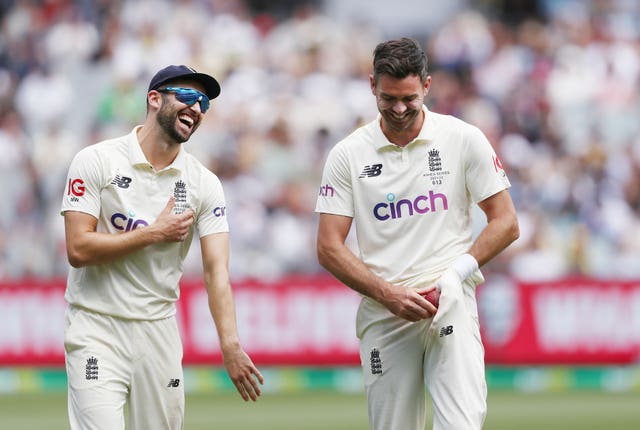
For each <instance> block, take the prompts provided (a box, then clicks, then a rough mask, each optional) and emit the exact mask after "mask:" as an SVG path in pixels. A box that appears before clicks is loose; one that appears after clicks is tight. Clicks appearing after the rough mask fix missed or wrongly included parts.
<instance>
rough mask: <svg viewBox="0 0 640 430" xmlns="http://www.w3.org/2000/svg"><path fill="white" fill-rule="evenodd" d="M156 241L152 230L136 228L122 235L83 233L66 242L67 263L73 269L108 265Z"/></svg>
mask: <svg viewBox="0 0 640 430" xmlns="http://www.w3.org/2000/svg"><path fill="white" fill-rule="evenodd" d="M157 241H158V238H157V237H156V236H155V235H154V232H153V230H152V229H149V228H148V227H145V228H137V229H135V230H131V231H129V232H126V233H122V234H109V233H99V232H95V231H93V232H83V233H82V234H79V235H77V236H76V237H75V238H74V239H73V240H67V244H68V246H67V254H68V257H69V263H70V264H71V265H72V266H73V267H83V266H89V265H94V264H102V263H108V262H110V261H113V260H116V259H119V258H122V257H124V256H126V255H129V254H132V253H134V252H136V251H139V250H141V249H143V248H145V247H146V246H149V245H151V244H152V243H155V242H157Z"/></svg>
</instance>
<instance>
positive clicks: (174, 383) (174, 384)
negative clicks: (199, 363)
mask: <svg viewBox="0 0 640 430" xmlns="http://www.w3.org/2000/svg"><path fill="white" fill-rule="evenodd" d="M179 386H180V379H171V380H170V381H169V383H168V384H167V387H168V388H178V387H179Z"/></svg>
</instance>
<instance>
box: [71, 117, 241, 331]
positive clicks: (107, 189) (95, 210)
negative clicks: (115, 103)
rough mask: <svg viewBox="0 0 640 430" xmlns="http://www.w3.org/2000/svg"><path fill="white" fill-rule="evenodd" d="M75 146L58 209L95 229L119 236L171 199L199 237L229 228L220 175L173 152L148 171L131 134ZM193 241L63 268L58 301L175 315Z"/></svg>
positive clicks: (148, 316)
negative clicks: (190, 215)
mask: <svg viewBox="0 0 640 430" xmlns="http://www.w3.org/2000/svg"><path fill="white" fill-rule="evenodd" d="M137 130H138V127H136V128H134V129H133V131H132V132H131V133H129V134H128V135H126V136H123V137H119V138H116V139H110V140H106V141H103V142H100V143H97V144H95V145H91V146H88V147H86V148H84V149H82V150H81V151H80V152H78V154H76V156H75V157H74V159H73V161H72V162H71V166H70V168H69V175H68V177H67V186H66V190H65V193H64V197H63V199H62V208H61V213H63V214H64V212H66V211H80V212H85V213H88V214H89V215H92V216H94V217H95V218H96V219H97V220H98V225H97V231H98V232H103V233H110V234H122V233H125V232H127V231H130V230H133V229H136V228H144V227H145V226H147V225H150V224H151V223H153V221H154V220H155V219H156V218H157V216H158V215H159V214H160V212H162V210H163V209H164V208H165V206H166V205H167V202H168V201H169V197H171V196H175V198H176V208H179V207H183V208H184V207H186V206H190V207H191V208H192V209H193V210H194V212H195V223H194V225H195V228H196V229H197V231H198V234H199V236H200V237H203V236H206V235H208V234H212V233H220V232H227V231H229V227H228V224H227V218H226V213H225V212H226V207H225V199H224V193H223V190H222V185H221V183H220V180H219V179H218V177H217V176H216V175H214V174H213V173H212V172H211V171H209V170H208V169H207V168H205V167H204V166H203V165H202V164H201V163H200V162H199V161H198V160H197V159H196V158H195V157H193V156H192V155H191V154H189V153H187V152H186V151H185V150H184V147H182V148H181V149H180V152H179V153H178V156H177V157H176V159H175V160H174V162H173V163H172V164H171V165H170V166H167V167H166V168H165V169H162V170H160V171H155V170H154V169H153V167H152V166H151V164H149V162H148V161H147V159H146V158H145V156H144V154H143V152H142V149H141V148H140V144H139V142H138V139H137V135H136V132H137ZM192 239H193V228H192V229H191V232H190V233H189V236H188V238H187V240H185V241H184V242H170V243H158V244H153V245H150V246H147V247H146V248H144V249H142V250H139V251H137V252H135V253H133V254H129V255H127V256H123V257H122V258H120V259H116V260H114V261H112V262H110V263H105V264H97V265H91V266H87V267H82V268H78V269H76V268H73V267H71V268H70V271H69V277H68V280H67V290H66V293H65V299H66V300H67V301H68V302H69V303H70V304H72V305H76V306H80V307H83V308H86V309H89V310H92V311H95V312H100V313H103V314H107V315H112V316H117V317H121V318H128V319H141V320H154V319H161V318H166V317H168V316H171V315H173V314H175V301H176V300H178V298H179V296H180V291H179V286H178V282H179V280H180V277H181V276H182V271H183V269H182V264H183V261H184V259H185V256H186V255H187V252H188V250H189V246H190V244H191V240H192Z"/></svg>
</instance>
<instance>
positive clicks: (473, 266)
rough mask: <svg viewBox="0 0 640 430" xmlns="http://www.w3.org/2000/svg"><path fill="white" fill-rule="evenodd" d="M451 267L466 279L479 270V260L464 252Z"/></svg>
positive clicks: (461, 278) (462, 278) (461, 277)
mask: <svg viewBox="0 0 640 430" xmlns="http://www.w3.org/2000/svg"><path fill="white" fill-rule="evenodd" d="M451 267H452V268H453V270H455V272H456V273H457V274H458V276H460V280H462V281H464V280H465V279H467V278H468V277H469V276H471V274H472V273H473V272H475V271H476V270H478V262H477V261H476V259H475V258H473V256H472V255H471V254H462V255H461V256H460V257H458V258H456V260H455V261H454V262H453V265H452V266H451Z"/></svg>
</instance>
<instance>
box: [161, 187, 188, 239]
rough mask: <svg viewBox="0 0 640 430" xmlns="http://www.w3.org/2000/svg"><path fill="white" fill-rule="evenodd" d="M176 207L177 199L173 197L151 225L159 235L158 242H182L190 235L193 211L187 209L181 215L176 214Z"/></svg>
mask: <svg viewBox="0 0 640 430" xmlns="http://www.w3.org/2000/svg"><path fill="white" fill-rule="evenodd" d="M174 206H175V199H174V198H173V196H171V197H170V198H169V201H168V202H167V205H166V206H165V207H164V209H163V210H162V212H160V215H158V218H156V220H155V221H154V222H153V224H151V225H150V227H151V228H153V229H154V232H156V234H158V238H159V240H158V242H182V241H184V240H185V239H186V238H187V236H188V235H189V230H190V229H191V225H192V224H193V222H194V212H193V210H192V209H187V210H185V211H184V212H183V213H181V214H175V213H174V212H173V207H174Z"/></svg>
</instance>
